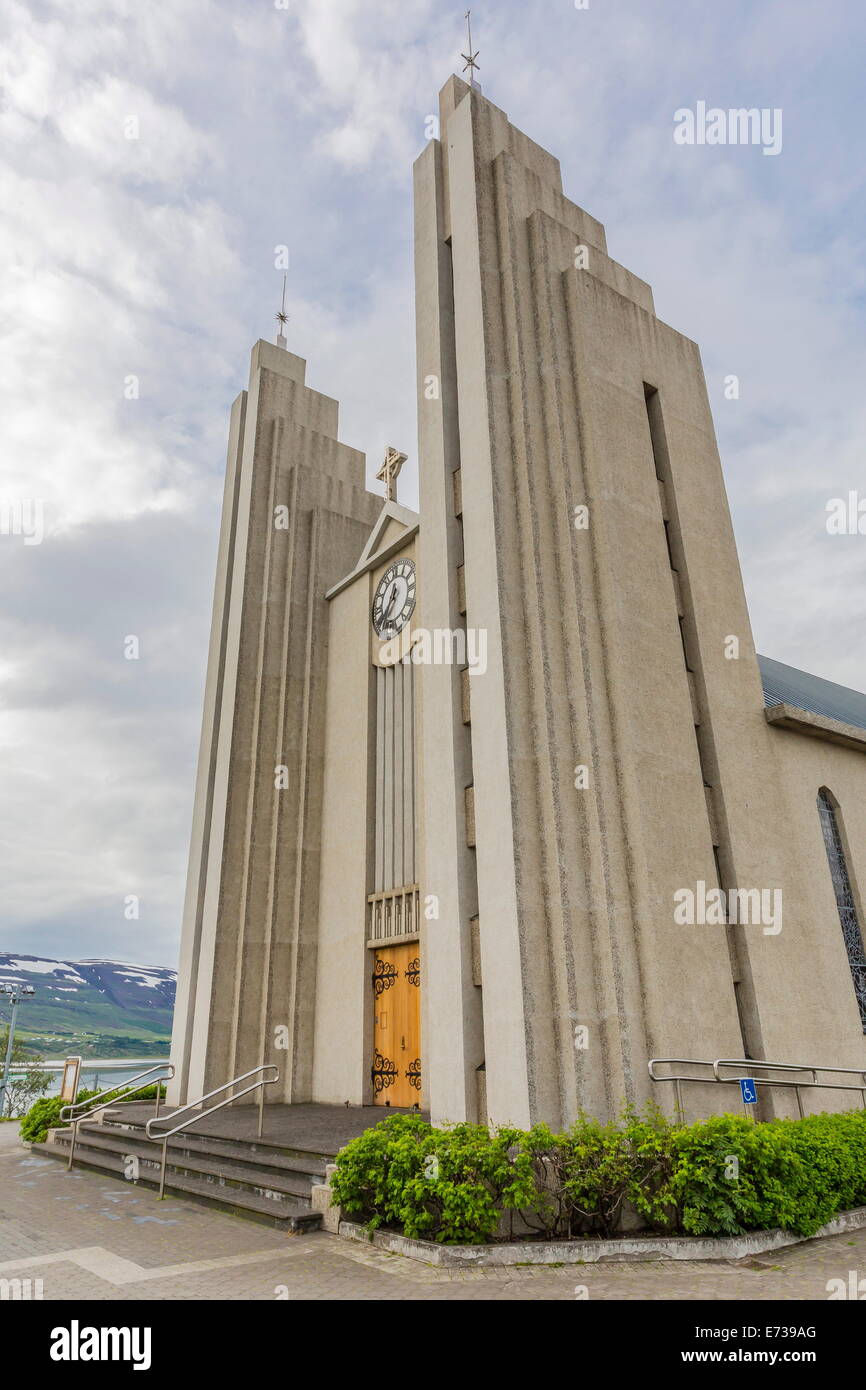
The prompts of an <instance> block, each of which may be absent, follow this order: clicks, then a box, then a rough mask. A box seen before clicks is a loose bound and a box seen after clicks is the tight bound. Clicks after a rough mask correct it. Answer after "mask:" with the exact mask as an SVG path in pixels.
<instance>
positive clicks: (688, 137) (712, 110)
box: [674, 101, 782, 155]
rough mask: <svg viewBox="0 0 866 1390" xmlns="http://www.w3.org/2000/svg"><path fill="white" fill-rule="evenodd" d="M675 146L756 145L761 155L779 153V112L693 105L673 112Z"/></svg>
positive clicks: (780, 134) (780, 126) (766, 109)
mask: <svg viewBox="0 0 866 1390" xmlns="http://www.w3.org/2000/svg"><path fill="white" fill-rule="evenodd" d="M674 142H675V143H676V144H677V145H760V146H761V147H762V148H761V153H762V154H770V155H776V154H781V152H782V109H781V107H779V106H773V107H770V106H762V107H760V108H758V107H757V106H750V107H745V106H737V107H730V108H729V109H728V110H725V109H724V108H723V107H721V106H709V107H708V106H707V103H706V102H705V101H698V102H696V103H695V109H694V111H693V110H692V109H691V107H689V106H681V107H680V108H679V110H678V111H675V112H674Z"/></svg>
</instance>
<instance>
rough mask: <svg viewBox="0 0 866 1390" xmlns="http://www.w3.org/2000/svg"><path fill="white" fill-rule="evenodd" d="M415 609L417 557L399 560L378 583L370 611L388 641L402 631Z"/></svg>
mask: <svg viewBox="0 0 866 1390" xmlns="http://www.w3.org/2000/svg"><path fill="white" fill-rule="evenodd" d="M414 609H415V563H414V561H413V560H405V559H401V560H395V561H394V563H393V564H392V565H389V566H388V568H387V569H386V571H385V573H384V574H383V575H382V578H381V579H380V580H379V583H378V584H377V585H376V592H375V594H374V595H373V608H372V612H371V614H370V616H371V619H372V623H373V627H374V628H375V630H376V632H377V633H378V635H379V636H380V637H381V638H383V639H384V640H385V641H387V640H388V639H389V638H391V637H396V635H397V633H398V632H402V630H403V628H404V627H405V626H406V624H407V623H408V621H409V619H410V618H411V616H412V613H413V612H414Z"/></svg>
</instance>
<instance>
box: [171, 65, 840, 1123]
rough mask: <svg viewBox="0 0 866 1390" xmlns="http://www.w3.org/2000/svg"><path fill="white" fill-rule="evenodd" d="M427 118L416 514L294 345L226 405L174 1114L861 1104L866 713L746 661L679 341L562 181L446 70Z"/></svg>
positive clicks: (703, 407)
mask: <svg viewBox="0 0 866 1390" xmlns="http://www.w3.org/2000/svg"><path fill="white" fill-rule="evenodd" d="M440 131H441V139H439V140H431V141H430V142H429V143H428V145H427V147H426V148H425V150H424V152H423V153H422V155H421V156H420V158H419V159H418V161H417V163H416V165H415V295H416V330H417V373H418V383H417V390H418V439H419V473H420V515H419V514H415V513H414V512H411V511H409V510H408V509H407V508H406V507H404V506H402V505H401V504H400V503H399V502H398V500H397V496H396V488H397V481H396V480H397V474H398V472H399V469H400V466H401V464H402V462H403V459H404V457H405V456H404V455H403V454H402V453H400V452H399V451H398V450H397V449H389V451H388V453H387V455H386V460H385V464H384V465H383V467H382V470H381V472H380V474H379V475H378V476H379V478H380V480H381V481H382V482H383V483H384V485H385V489H386V498H385V500H384V503H383V501H382V499H377V498H374V497H373V496H371V495H370V494H367V493H366V492H365V491H364V486H363V477H364V467H363V458H362V456H361V455H360V454H358V453H356V452H355V451H354V450H352V449H349V448H347V447H346V446H345V445H343V444H340V443H338V442H337V440H336V426H337V421H336V404H335V403H334V402H333V401H330V400H328V399H327V398H326V397H323V396H320V395H318V394H317V393H316V392H314V391H311V390H309V389H308V388H307V387H305V386H304V384H303V363H302V362H301V361H300V359H298V358H296V357H294V356H292V355H291V354H290V353H288V352H286V351H283V350H281V349H279V348H274V347H270V346H268V345H266V344H263V343H259V344H258V345H257V346H256V348H255V350H254V353H253V367H252V374H251V380H250V388H249V392H248V393H247V392H245V393H244V394H243V395H242V396H241V397H240V398H239V400H238V401H237V402H236V403H235V407H234V410H233V414H232V427H231V439H230V445H229V466H228V473H227V482H226V500H225V506H224V515H223V527H222V533H221V538H220V551H219V561H218V573H217V584H216V600H215V607H214V620H213V630H212V638H211V651H210V660H209V668H208V678H207V691H206V707H205V717H204V730H203V735H202V747H201V756H200V764H199V776H198V784H197V791H196V805H195V816H194V825H193V838H192V849H191V856H190V872H189V882H188V889H187V901H186V909H185V920H184V933H183V947H182V960H181V984H180V991H179V998H178V1009H177V1021H176V1028H175V1037H174V1043H173V1060H174V1061H175V1065H176V1066H177V1068H178V1077H177V1080H176V1082H175V1086H174V1093H173V1094H174V1098H175V1099H194V1098H195V1097H196V1096H197V1095H199V1094H201V1092H202V1091H204V1090H206V1089H208V1087H209V1086H213V1085H217V1084H219V1083H221V1082H224V1081H226V1080H228V1079H229V1078H230V1077H232V1076H234V1075H237V1074H238V1073H240V1072H242V1071H244V1070H246V1069H248V1068H250V1067H253V1066H256V1065H258V1064H259V1063H261V1062H273V1063H275V1064H276V1065H277V1066H278V1068H279V1071H280V1083H279V1086H278V1087H272V1088H271V1091H270V1094H269V1097H268V1098H269V1100H271V1101H273V1100H281V1101H299V1100H313V1101H319V1102H327V1103H332V1104H342V1103H348V1104H350V1105H363V1104H371V1103H372V1104H378V1105H383V1106H386V1105H389V1104H390V1105H393V1106H411V1105H416V1106H419V1107H422V1108H424V1109H427V1110H429V1111H430V1113H431V1115H432V1118H433V1119H434V1121H436V1122H445V1121H458V1120H463V1119H470V1120H479V1121H482V1122H492V1123H494V1124H503V1123H510V1124H517V1125H529V1124H532V1123H533V1122H535V1121H545V1122H547V1123H548V1124H550V1125H552V1126H564V1125H567V1124H569V1123H570V1122H571V1121H573V1120H574V1118H575V1117H576V1115H577V1114H578V1111H579V1110H580V1109H581V1108H583V1109H585V1110H587V1111H588V1112H590V1113H591V1114H594V1115H597V1116H599V1117H610V1116H613V1115H615V1114H617V1113H618V1111H619V1110H620V1108H621V1106H622V1105H623V1103H624V1102H625V1101H629V1102H632V1103H635V1104H638V1105H643V1104H644V1103H645V1102H646V1101H647V1100H648V1099H650V1098H652V1099H655V1100H658V1101H659V1102H660V1103H662V1104H663V1105H664V1106H665V1107H667V1108H668V1109H670V1108H671V1107H672V1106H673V1104H674V1092H673V1090H672V1088H671V1087H657V1086H655V1085H654V1083H653V1081H652V1080H651V1078H650V1074H649V1071H648V1063H649V1062H650V1061H651V1059H653V1058H667V1059H672V1058H678V1059H694V1060H695V1061H697V1060H703V1061H706V1060H707V1059H709V1060H712V1059H737V1058H748V1059H753V1060H754V1061H755V1065H756V1067H757V1066H758V1065H759V1059H764V1060H769V1061H779V1062H784V1063H788V1064H790V1063H791V1062H808V1063H809V1064H810V1066H823V1067H835V1068H841V1067H847V1068H851V1069H852V1070H853V1071H854V1072H855V1077H854V1078H853V1079H852V1081H851V1084H852V1085H856V1073H857V1071H858V1069H862V1068H863V1067H864V1066H866V1047H864V1037H863V1030H864V1026H866V953H864V948H863V933H862V929H861V924H862V922H863V908H862V903H861V900H860V897H859V888H858V882H859V881H860V875H859V873H858V867H859V869H862V872H864V873H866V862H863V861H864V854H866V852H864V849H863V846H864V844H866V759H864V757H863V754H864V752H866V697H864V696H861V695H858V694H857V693H856V692H852V691H845V690H842V689H841V688H840V687H836V686H830V685H829V683H828V682H823V681H817V680H816V679H815V678H812V677H807V676H804V675H803V674H802V673H797V672H792V671H791V670H790V668H786V667H780V666H779V664H778V663H772V662H771V663H766V662H765V663H764V665H763V670H762V667H761V666H760V665H759V661H758V659H757V657H756V654H755V650H754V644H753V640H752V635H751V630H750V625H749V616H748V611H747V608H746V601H745V595H744V591H743V584H742V579H741V575H740V568H739V562H738V558H737V552H736V546H735V542H734V536H733V531H732V527H731V521H730V515H729V511H728V505H727V499H726V495H725V488H724V481H723V477H722V471H721V466H720V462H719V457H718V451H717V447H716V441H715V434H714V429H713V422H712V417H711V413H710V407H709V402H708V397H707V390H706V386H705V382H704V376H703V371H702V367H701V361H700V355H699V352H698V348H697V347H696V345H695V344H694V343H693V342H691V341H690V340H689V339H687V338H684V337H683V336H682V335H681V334H679V333H677V332H676V331H675V330H674V329H672V328H670V327H668V326H667V325H666V324H664V323H663V322H661V321H660V320H659V319H658V318H657V317H656V314H655V311H654V306H653V298H652V293H651V290H650V288H649V286H648V285H647V284H645V283H644V282H643V281H642V280H640V279H638V278H637V277H636V276H635V275H633V274H632V273H631V272H630V271H628V270H626V269H625V268H624V267H623V266H621V265H619V264H617V262H616V261H614V260H612V259H611V258H610V257H609V256H608V254H607V248H606V240H605V232H604V229H603V227H602V226H601V225H600V224H599V223H598V222H597V221H596V220H595V219H594V218H593V217H591V216H590V215H589V214H588V213H586V212H584V211H583V210H582V209H581V208H580V207H578V206H577V205H576V204H574V203H572V202H570V201H569V200H568V199H567V198H566V197H565V196H564V195H563V192H562V186H561V179H560V171H559V165H558V162H557V160H556V159H554V158H553V156H551V155H550V154H548V153H547V152H546V151H545V150H543V149H542V148H541V147H540V146H538V145H536V144H535V143H533V141H531V140H530V139H529V138H528V137H527V136H525V135H524V134H522V133H521V132H520V131H519V130H517V129H516V128H515V127H514V126H513V125H512V124H511V123H510V122H509V120H508V118H507V116H506V115H505V113H504V112H503V111H501V110H499V108H498V107H496V106H495V105H494V104H493V103H492V102H491V101H489V100H487V99H486V98H485V97H484V96H483V95H482V94H481V92H480V91H479V90H478V89H477V87H472V88H470V87H469V86H467V84H466V83H465V82H463V81H461V80H460V79H458V78H456V77H454V78H451V79H450V80H449V82H448V83H447V84H446V86H445V87H444V88H443V91H442V93H441V95H440ZM780 692H781V693H780ZM765 705H766V708H765ZM840 925H841V930H840ZM852 984H853V988H852ZM694 1075H695V1076H701V1075H706V1070H704V1071H703V1072H702V1071H701V1070H700V1069H699V1068H696V1069H695V1071H694ZM861 1075H862V1073H861ZM801 1079H802V1077H801ZM838 1079H839V1078H838V1077H837V1078H836V1080H838ZM731 1095H732V1092H731V1090H730V1089H729V1088H728V1087H724V1086H719V1085H718V1084H715V1083H706V1084H692V1085H684V1086H683V1087H682V1090H681V1099H682V1103H683V1105H684V1108H685V1111H686V1114H688V1115H698V1114H706V1113H710V1112H712V1111H724V1110H729V1109H730V1108H731V1105H732V1100H731ZM804 1095H805V1097H806V1100H805V1102H803V1096H804ZM761 1103H762V1114H764V1115H772V1114H775V1113H777V1114H792V1113H796V1103H795V1099H794V1091H793V1090H789V1091H786V1090H784V1089H781V1090H776V1091H772V1092H771V1091H770V1090H769V1089H767V1091H766V1092H764V1091H762V1093H761ZM797 1103H801V1104H802V1103H805V1104H806V1105H807V1106H808V1107H809V1108H812V1109H822V1108H823V1109H826V1108H834V1107H835V1108H840V1109H842V1108H847V1107H848V1106H849V1105H850V1104H851V1095H850V1092H845V1091H843V1090H842V1089H841V1085H840V1088H839V1089H838V1090H835V1089H834V1090H832V1091H826V1090H825V1091H815V1092H814V1093H812V1094H811V1096H810V1094H809V1091H808V1086H807V1087H806V1089H805V1091H804V1090H803V1088H802V1087H801V1090H800V1091H799V1092H797Z"/></svg>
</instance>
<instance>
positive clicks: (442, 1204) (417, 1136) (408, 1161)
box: [331, 1115, 541, 1244]
mask: <svg viewBox="0 0 866 1390" xmlns="http://www.w3.org/2000/svg"><path fill="white" fill-rule="evenodd" d="M521 1137H522V1136H521V1135H520V1133H519V1131H516V1130H500V1131H499V1133H498V1134H496V1135H494V1136H491V1135H490V1134H489V1133H488V1131H487V1130H486V1129H485V1128H484V1126H483V1125H470V1124H459V1125H455V1126H454V1127H453V1128H452V1129H434V1128H433V1127H432V1126H431V1125H429V1124H427V1123H426V1121H424V1120H422V1119H421V1118H420V1117H419V1116H415V1115H391V1116H389V1118H388V1119H387V1120H383V1121H382V1122H381V1123H380V1124H377V1125H374V1127H373V1128H372V1129H368V1130H367V1131H366V1132H365V1133H364V1134H362V1135H361V1136H360V1137H359V1138H358V1139H353V1140H352V1142H351V1143H350V1144H347V1145H346V1147H345V1148H344V1149H343V1150H342V1151H341V1153H340V1154H339V1155H338V1157H337V1171H336V1173H335V1174H334V1176H333V1178H332V1180H331V1181H332V1191H333V1194H334V1199H335V1200H336V1201H337V1202H338V1203H339V1205H340V1206H342V1207H343V1208H344V1209H345V1210H346V1211H347V1212H349V1213H350V1214H352V1215H353V1216H357V1217H359V1218H361V1219H362V1220H363V1221H365V1222H366V1223H367V1224H368V1226H369V1227H370V1229H371V1230H374V1229H375V1228H376V1227H377V1226H380V1225H383V1224H385V1225H390V1226H396V1227H399V1228H400V1229H401V1230H402V1231H403V1233H404V1235H406V1236H409V1237H415V1238H417V1237H421V1238H424V1239H426V1240H436V1241H441V1242H447V1243H449V1244H478V1243H479V1242H483V1241H485V1240H489V1239H490V1237H491V1236H492V1235H493V1234H494V1232H495V1230H496V1227H497V1225H498V1223H499V1220H500V1216H501V1214H502V1213H503V1212H504V1211H516V1210H519V1209H520V1208H521V1207H531V1206H533V1205H534V1204H535V1203H536V1202H539V1201H540V1200H541V1198H540V1194H539V1193H538V1192H537V1190H536V1187H535V1182H534V1178H533V1164H532V1158H531V1156H530V1155H529V1154H528V1153H524V1152H521V1151H520V1150H519V1148H518V1146H517V1141H518V1140H519V1139H520V1138H521ZM509 1151H511V1152H509Z"/></svg>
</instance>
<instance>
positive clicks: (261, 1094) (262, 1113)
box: [258, 1078, 265, 1139]
mask: <svg viewBox="0 0 866 1390" xmlns="http://www.w3.org/2000/svg"><path fill="white" fill-rule="evenodd" d="M264 1123H265V1083H264V1078H262V1080H261V1081H260V1082H259V1128H258V1138H259V1139H261V1137H262V1129H263V1128H264Z"/></svg>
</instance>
